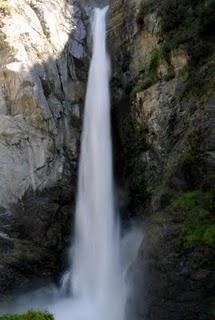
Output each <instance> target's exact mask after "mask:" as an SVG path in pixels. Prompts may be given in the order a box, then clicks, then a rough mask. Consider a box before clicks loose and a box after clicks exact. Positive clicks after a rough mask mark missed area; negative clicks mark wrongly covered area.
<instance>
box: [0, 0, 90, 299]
mask: <svg viewBox="0 0 215 320" xmlns="http://www.w3.org/2000/svg"><path fill="white" fill-rule="evenodd" d="M0 20H1V23H0V56H1V62H0V114H1V115H0V183H1V190H0V250H1V259H0V260H1V261H0V269H1V274H0V294H1V293H2V292H4V293H6V292H7V289H8V290H9V289H11V288H12V287H13V288H17V287H25V286H29V281H30V283H31V282H32V278H33V279H34V278H37V277H38V274H40V277H41V278H42V279H43V280H44V281H49V279H51V278H53V276H54V275H56V272H57V273H58V272H59V271H60V268H61V263H60V260H61V259H62V254H63V248H65V246H67V245H68V241H69V234H70V229H71V216H72V208H73V205H74V193H75V189H74V188H75V184H76V171H77V170H76V165H77V161H76V160H77V150H78V145H79V135H80V116H81V112H82V106H83V98H84V91H85V84H86V63H87V49H86V48H87V46H86V25H85V16H84V13H83V11H82V9H81V8H80V7H79V6H78V5H75V3H74V2H73V1H68V2H67V1H48V2H47V1H25V0H23V1H22V0H21V1H6V0H2V1H0Z"/></svg>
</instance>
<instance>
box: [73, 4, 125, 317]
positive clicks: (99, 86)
mask: <svg viewBox="0 0 215 320" xmlns="http://www.w3.org/2000/svg"><path fill="white" fill-rule="evenodd" d="M107 10H108V7H106V8H104V9H95V13H94V23H93V56H92V60H91V65H90V71H89V78H88V85H87V93H86V102H85V110H84V123H83V133H82V139H81V155H80V165H79V178H78V196H77V204H76V214H75V244H74V255H73V258H72V261H73V270H72V277H71V279H72V291H73V293H74V296H75V298H76V299H78V300H81V301H86V302H87V303H89V304H90V305H91V306H92V308H95V309H94V310H92V311H93V313H95V314H94V319H95V317H96V318H98V319H103V320H105V319H107V320H115V319H116V320H120V319H123V312H124V309H125V308H124V303H125V301H124V300H125V299H124V297H123V296H124V288H123V278H122V272H121V265H120V231H119V224H118V221H117V218H116V215H115V208H114V197H113V172H112V171H113V170H112V143H111V125H110V92H109V79H110V62H109V58H108V55H107V52H106V12H107Z"/></svg>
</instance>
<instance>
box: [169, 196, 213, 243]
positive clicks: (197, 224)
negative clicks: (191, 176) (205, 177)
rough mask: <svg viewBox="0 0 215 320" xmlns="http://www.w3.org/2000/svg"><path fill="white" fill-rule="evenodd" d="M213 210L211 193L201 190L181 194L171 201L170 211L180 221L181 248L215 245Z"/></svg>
mask: <svg viewBox="0 0 215 320" xmlns="http://www.w3.org/2000/svg"><path fill="white" fill-rule="evenodd" d="M213 209H214V195H213V193H211V192H204V191H202V190H195V191H189V192H185V193H182V194H180V195H179V196H177V197H176V198H175V199H174V200H173V201H172V203H171V205H170V211H171V212H172V213H173V214H177V215H179V216H180V217H181V220H182V229H181V234H180V241H181V243H182V245H183V247H192V246H195V245H198V244H206V245H210V246H213V245H215V220H214V218H213V214H212V211H213Z"/></svg>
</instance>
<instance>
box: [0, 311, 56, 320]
mask: <svg viewBox="0 0 215 320" xmlns="http://www.w3.org/2000/svg"><path fill="white" fill-rule="evenodd" d="M0 320H54V317H53V316H52V315H51V314H50V313H48V312H41V311H32V310H30V311H27V312H26V313H24V314H6V315H3V316H0Z"/></svg>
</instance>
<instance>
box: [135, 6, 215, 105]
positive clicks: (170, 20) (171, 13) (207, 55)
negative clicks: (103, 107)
mask: <svg viewBox="0 0 215 320" xmlns="http://www.w3.org/2000/svg"><path fill="white" fill-rule="evenodd" d="M151 12H157V14H158V16H159V17H160V33H161V34H160V35H161V39H162V41H161V43H160V46H159V48H158V49H156V50H158V51H159V52H160V58H161V59H165V60H166V61H167V63H168V65H169V66H170V68H169V71H168V74H167V75H166V76H165V77H164V80H166V81H168V80H170V79H171V78H173V77H174V72H173V69H172V68H171V64H170V59H169V58H168V57H170V53H171V51H172V50H174V49H176V48H179V47H180V46H183V47H184V48H185V49H186V51H187V52H188V56H189V64H188V67H187V78H186V80H185V82H186V92H185V93H186V94H188V95H191V96H192V97H197V98H198V99H199V98H203V99H204V100H208V99H209V98H210V97H211V96H213V95H214V88H215V56H214V52H215V46H214V35H215V0H204V1H202V0H163V1H158V0H154V1H151V0H148V1H143V2H142V4H141V6H140V10H139V13H138V15H137V23H138V24H140V25H141V26H143V25H144V17H145V16H146V15H147V14H150V13H151ZM163 53H164V54H165V57H164V56H163V57H162V54H163ZM152 58H153V53H152ZM197 64H198V68H196V65H197ZM156 80H158V79H156ZM154 82H155V78H154V77H153V76H152V74H150V72H149V75H147V76H146V79H145V80H144V81H141V82H140V83H138V84H137V85H136V86H135V88H134V89H133V93H136V92H138V91H141V90H144V89H146V88H147V87H149V86H150V85H152V84H153V83H154Z"/></svg>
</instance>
